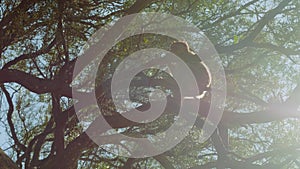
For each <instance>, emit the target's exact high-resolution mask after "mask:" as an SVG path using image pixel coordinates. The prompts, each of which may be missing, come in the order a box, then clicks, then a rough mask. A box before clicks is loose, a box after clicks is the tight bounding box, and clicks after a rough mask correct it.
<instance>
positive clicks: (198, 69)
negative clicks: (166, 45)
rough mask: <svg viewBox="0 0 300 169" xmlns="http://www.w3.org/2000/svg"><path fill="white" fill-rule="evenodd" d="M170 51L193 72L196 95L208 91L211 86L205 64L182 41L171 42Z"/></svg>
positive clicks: (209, 75)
mask: <svg viewBox="0 0 300 169" xmlns="http://www.w3.org/2000/svg"><path fill="white" fill-rule="evenodd" d="M170 51H171V52H172V53H174V54H175V55H176V56H178V57H179V58H180V59H181V60H183V61H184V62H185V64H187V66H188V67H189V68H190V70H191V71H192V72H193V74H194V76H195V78H196V81H197V86H198V90H199V93H198V94H197V95H199V96H200V95H202V94H203V93H204V92H206V91H209V90H210V85H211V74H210V71H209V69H208V67H207V66H206V64H205V63H204V62H203V61H202V60H201V59H200V58H199V57H198V56H197V55H196V54H195V53H194V52H192V51H191V50H190V48H189V46H188V44H187V43H186V42H184V41H176V42H173V43H172V44H171V46H170Z"/></svg>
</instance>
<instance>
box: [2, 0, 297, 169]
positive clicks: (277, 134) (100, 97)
mask: <svg viewBox="0 0 300 169" xmlns="http://www.w3.org/2000/svg"><path fill="white" fill-rule="evenodd" d="M140 12H161V13H167V14H172V15H174V16H178V17H181V18H183V19H184V20H186V21H187V22H189V23H191V24H194V25H195V26H197V27H198V28H199V29H200V30H202V31H203V32H204V34H205V35H206V36H207V37H208V38H209V39H210V41H211V42H212V43H213V44H214V46H215V49H216V51H217V52H218V53H219V57H220V59H221V62H222V63H221V64H222V66H223V67H224V70H225V74H226V81H227V82H226V83H227V86H226V87H227V96H226V104H225V110H224V113H223V117H222V119H221V121H220V124H219V132H215V133H214V134H213V135H212V137H211V139H208V140H206V141H205V142H204V143H203V142H200V140H199V137H201V125H195V126H194V127H193V129H192V130H191V131H190V133H189V135H188V136H187V137H186V138H185V139H184V140H183V141H181V142H180V143H179V144H178V145H177V146H176V147H174V148H172V149H170V150H169V151H167V152H164V153H163V154H160V155H157V156H153V157H148V158H127V157H122V156H117V155H116V154H114V153H111V152H109V151H107V149H105V148H103V147H99V146H98V145H97V144H95V143H94V142H93V141H92V140H91V139H90V137H89V136H88V135H87V133H85V130H84V126H83V125H82V124H81V123H79V120H78V118H77V116H76V112H75V108H74V105H75V104H81V102H80V101H79V102H76V101H74V100H73V93H72V84H73V83H74V81H73V82H72V78H73V69H74V66H75V63H76V61H77V60H78V57H79V56H80V54H81V52H82V50H84V47H83V46H84V44H85V43H86V41H87V40H88V39H90V38H91V36H92V35H93V34H94V33H95V32H96V31H97V30H98V29H100V28H105V27H106V26H107V25H113V24H114V23H115V22H116V21H117V20H119V19H120V18H122V17H124V16H128V15H130V14H135V13H140ZM299 17H300V1H298V0H246V1H237V0H219V1H213V0H202V1H200V0H159V1H158V0H126V1H124V0H99V1H97V0H82V1H80V0H66V1H63V0H47V1H44V0H43V1H39V0H3V1H1V3H0V86H1V90H0V91H1V92H0V94H1V95H0V120H1V124H2V125H1V128H2V130H0V131H1V134H2V135H7V138H6V137H5V138H3V139H2V138H1V140H4V141H5V143H6V144H3V145H2V147H1V148H2V149H4V150H5V152H6V154H8V155H9V157H10V158H11V159H12V160H13V161H14V162H15V165H14V164H12V161H11V160H10V159H8V158H7V156H5V155H3V152H2V151H1V154H0V157H1V158H0V160H1V161H0V163H1V165H0V166H2V164H3V165H5V164H7V165H9V166H7V167H8V168H12V167H15V168H17V167H19V168H26V169H31V168H41V169H52V168H61V169H75V168H82V169H83V168H101V169H102V168H124V169H130V168H134V169H138V168H168V169H169V168H170V169H173V168H174V169H175V168H189V169H196V168H246V169H254V168H270V169H274V168H291V169H292V168H300V161H299V160H300V152H299V148H300V145H299V141H300V135H299V133H300V132H299V131H300V125H299V120H298V118H299V117H300V111H299V110H300V58H299V54H300V53H299V52H300V22H299ZM161 24H163V22H162V23H161ZM174 27H175V28H176V25H174ZM174 40H175V39H173V38H170V37H166V36H163V35H155V34H140V35H134V36H132V37H129V38H126V39H125V40H123V41H121V42H119V43H117V44H116V45H114V46H113V47H112V48H111V49H110V50H109V52H108V53H107V54H106V55H105V57H104V59H103V60H102V62H101V65H100V66H99V67H98V68H97V80H96V83H95V86H96V87H95V91H88V90H86V91H84V92H82V93H81V94H83V95H86V96H85V97H89V96H90V95H91V94H92V93H93V92H95V95H96V96H97V101H98V107H99V108H100V109H101V112H102V113H103V116H104V117H105V120H106V121H107V122H108V123H109V124H110V126H111V127H112V128H114V129H115V130H116V131H119V132H121V133H123V134H126V135H128V136H133V137H139V136H147V135H148V134H150V135H151V134H153V133H157V132H160V131H163V130H165V129H166V128H168V127H169V126H170V125H171V124H172V123H173V122H174V119H175V118H174V116H176V113H175V114H174V113H172V112H176V110H177V109H178V107H177V106H174V105H178V104H177V103H178V100H176V99H174V98H175V96H177V95H178V93H177V92H176V91H177V90H178V86H177V85H176V84H175V81H174V80H173V79H172V77H171V76H170V75H168V74H167V73H166V72H164V71H159V70H157V69H149V70H145V71H142V72H139V73H138V74H137V75H136V77H135V81H133V85H132V88H130V97H131V99H132V100H133V102H134V103H136V105H135V108H137V109H139V110H141V111H145V110H147V109H148V108H149V98H148V93H149V91H150V90H153V89H161V90H163V91H165V92H166V93H168V94H169V95H168V99H170V100H171V101H172V102H174V104H171V106H169V107H168V106H167V107H166V110H165V112H166V113H165V114H163V115H162V116H161V117H159V119H157V120H156V121H153V122H151V123H149V124H141V123H136V122H133V121H130V120H126V119H125V118H124V117H123V116H121V115H120V112H119V111H118V108H116V107H115V106H114V103H113V101H112V97H111V95H110V87H109V85H110V83H111V79H112V76H113V73H114V71H115V69H116V67H117V65H118V64H119V63H121V62H122V60H123V59H124V58H126V57H127V56H128V55H130V54H132V53H134V52H136V51H139V50H141V49H147V48H160V49H166V50H168V49H169V47H170V45H171V44H172V42H174ZM181 40H182V39H181ZM83 56H84V55H83ZM81 80H82V79H81ZM75 81H76V80H75ZM82 81H83V82H84V80H82ZM79 85H80V84H79ZM208 102H209V101H208ZM131 106H132V105H131ZM84 110H85V111H86V112H89V111H90V110H89V107H88V108H86V109H84ZM122 113H130V109H129V110H128V112H122ZM170 119H172V120H170ZM201 119H203V118H199V119H198V118H197V124H199V123H201ZM94 123H97V121H95V122H94ZM98 123H101V121H100V122H99V121H98ZM92 124H93V123H92ZM99 132H100V134H103V133H105V134H111V132H110V130H109V129H107V128H102V129H99ZM222 132H223V133H222ZM224 132H225V133H224ZM216 134H217V135H227V136H228V137H229V141H228V142H229V143H227V140H223V143H224V142H226V145H225V146H226V149H227V153H225V154H224V153H222V152H221V151H220V148H219V147H223V146H224V145H220V144H223V143H222V142H218V141H215V137H216ZM227 144H228V145H227ZM2 159H3V160H2Z"/></svg>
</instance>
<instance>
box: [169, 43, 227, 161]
mask: <svg viewBox="0 0 300 169" xmlns="http://www.w3.org/2000/svg"><path fill="white" fill-rule="evenodd" d="M170 51H171V52H172V53H174V54H175V55H176V56H178V57H180V59H182V60H183V61H184V62H185V63H186V64H187V66H188V67H189V68H190V70H191V71H192V72H193V74H194V76H195V78H196V81H197V85H198V89H199V95H202V96H201V97H200V105H201V106H200V110H199V114H200V116H202V117H205V118H206V117H207V116H208V111H209V108H210V91H211V81H212V78H211V73H210V70H209V68H208V67H207V66H206V64H205V63H204V62H203V61H202V60H201V59H200V58H199V57H198V56H197V55H196V54H195V53H194V52H192V51H191V50H190V48H189V45H188V44H187V42H185V41H176V42H173V43H172V44H171V46H170ZM171 71H172V70H171ZM206 92H208V94H205V93H206ZM203 93H204V95H203ZM207 95H208V96H207ZM205 96H207V97H208V99H205V98H204V97H205ZM211 140H212V143H213V145H214V147H215V149H216V151H217V152H218V154H219V155H220V157H221V156H226V154H228V130H227V128H224V126H223V125H218V127H217V129H216V131H215V132H214V133H213V134H212V136H211Z"/></svg>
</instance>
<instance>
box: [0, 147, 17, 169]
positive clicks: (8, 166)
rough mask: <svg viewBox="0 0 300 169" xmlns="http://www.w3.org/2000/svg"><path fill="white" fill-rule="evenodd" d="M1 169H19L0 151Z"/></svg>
mask: <svg viewBox="0 0 300 169" xmlns="http://www.w3.org/2000/svg"><path fill="white" fill-rule="evenodd" d="M0 168H1V169H19V167H17V165H16V164H15V163H14V162H13V161H12V160H11V159H10V158H9V157H8V156H7V155H6V154H5V153H4V151H3V150H1V149H0Z"/></svg>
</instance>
